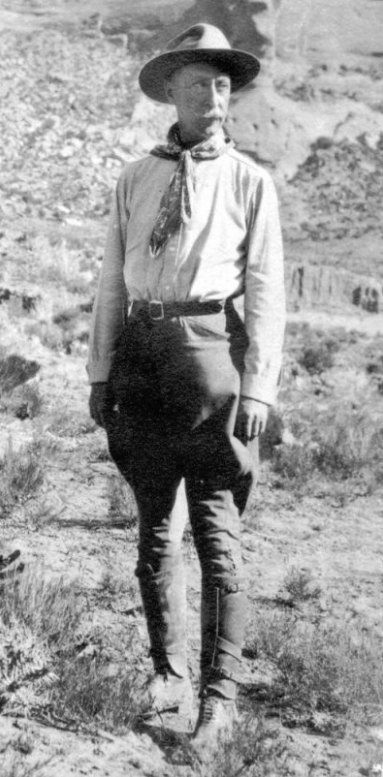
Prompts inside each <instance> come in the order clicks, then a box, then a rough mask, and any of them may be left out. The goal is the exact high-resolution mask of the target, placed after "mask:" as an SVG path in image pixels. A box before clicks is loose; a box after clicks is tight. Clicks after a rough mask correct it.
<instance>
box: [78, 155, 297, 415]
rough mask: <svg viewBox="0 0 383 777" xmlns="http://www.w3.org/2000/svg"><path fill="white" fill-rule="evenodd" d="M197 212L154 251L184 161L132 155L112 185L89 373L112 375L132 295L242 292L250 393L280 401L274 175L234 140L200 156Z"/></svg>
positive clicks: (245, 381) (280, 297) (280, 303)
mask: <svg viewBox="0 0 383 777" xmlns="http://www.w3.org/2000/svg"><path fill="white" fill-rule="evenodd" d="M193 164H194V165H195V193H196V196H195V199H194V204H193V213H192V218H191V220H190V221H189V223H187V224H182V225H181V227H180V229H179V230H177V232H175V233H174V234H173V235H172V236H171V237H170V239H169V241H168V242H167V244H166V245H165V248H164V249H163V251H162V252H161V254H160V255H159V256H158V257H156V258H154V257H153V256H152V255H151V253H150V250H149V240H150V236H151V233H152V230H153V227H154V224H155V221H156V217H157V214H158V211H159V207H160V202H161V198H162V195H163V194H164V192H165V191H166V190H167V188H168V186H169V182H170V179H171V177H172V175H173V173H174V171H175V169H176V166H177V161H176V160H172V159H162V158H159V157H156V156H148V157H145V158H144V159H142V160H139V161H135V162H131V163H129V164H128V165H127V166H126V168H125V169H124V170H123V172H122V174H121V176H120V178H119V181H118V184H117V187H116V191H115V196H114V201H113V206H112V212H111V216H110V222H109V229H108V235H107V241H106V250H105V255H104V259H103V264H102V270H101V275H100V281H99V287H98V293H97V297H96V301H95V305H94V310H93V318H92V326H91V334H90V344H89V361H88V373H89V378H90V382H91V383H97V382H103V381H106V380H107V379H108V375H109V371H110V367H111V363H112V360H113V355H114V352H115V347H116V342H117V339H118V337H119V334H120V332H121V329H122V327H123V310H124V305H125V303H126V302H127V303H128V304H131V303H132V302H133V300H162V301H163V302H167V301H174V300H176V301H184V300H199V301H207V300H225V299H227V298H228V297H237V296H239V295H241V294H244V322H245V328H246V332H247V335H248V339H249V346H248V349H247V352H246V357H245V370H244V373H243V376H242V383H241V392H242V394H244V395H245V396H248V397H252V398H254V399H258V400H260V401H261V402H265V403H266V404H273V402H274V400H275V396H276V390H277V384H278V379H279V374H280V368H281V352H282V343H283V332H284V322H285V295H284V282H283V251H282V239H281V230H280V222H279V215H278V203H277V197H276V192H275V188H274V184H273V182H272V180H271V177H270V175H269V174H268V173H267V172H266V171H264V170H263V169H262V168H261V167H259V166H258V165H257V164H255V163H254V162H253V161H252V160H251V159H249V158H247V157H245V156H244V155H242V154H240V153H239V152H237V151H236V150H235V149H234V148H232V149H230V150H228V151H227V152H226V153H224V154H222V155H221V156H219V157H217V158H215V159H204V160H194V161H193Z"/></svg>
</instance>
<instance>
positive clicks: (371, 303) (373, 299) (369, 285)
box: [352, 279, 383, 313]
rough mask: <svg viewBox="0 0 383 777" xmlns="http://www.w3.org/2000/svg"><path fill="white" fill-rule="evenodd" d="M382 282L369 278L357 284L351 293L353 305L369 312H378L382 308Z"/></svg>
mask: <svg viewBox="0 0 383 777" xmlns="http://www.w3.org/2000/svg"><path fill="white" fill-rule="evenodd" d="M382 294H383V288H382V284H381V283H378V282H377V281H374V280H373V279H370V280H369V281H368V282H366V281H365V282H364V283H363V284H359V286H357V287H356V289H354V291H353V293H352V302H353V304H354V305H357V306H358V307H361V308H362V309H363V310H367V311H368V312H369V313H380V312H381V310H382Z"/></svg>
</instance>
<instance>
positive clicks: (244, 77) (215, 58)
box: [139, 24, 260, 103]
mask: <svg viewBox="0 0 383 777" xmlns="http://www.w3.org/2000/svg"><path fill="white" fill-rule="evenodd" d="M193 62H206V63H207V64H209V65H214V66H215V67H218V68H219V69H220V70H222V72H224V73H226V74H227V75H228V76H230V79H231V90H232V92H236V91H237V89H241V87H242V86H245V85H246V84H248V83H250V81H252V80H253V78H255V77H256V75H258V72H259V69H260V62H259V60H258V59H257V58H256V57H255V56H254V55H253V54H249V53H248V52H247V51H241V50H240V49H232V48H231V46H230V43H229V41H228V40H227V38H226V37H225V35H224V34H223V32H221V30H219V29H218V27H214V26H213V25H212V24H195V25H194V26H193V27H189V29H188V30H185V32H182V33H181V34H180V35H178V36H177V37H176V38H173V40H171V41H170V42H169V43H168V45H167V46H166V48H165V51H164V53H163V54H159V55H158V56H157V57H154V59H151V60H150V61H149V62H147V64H146V65H144V67H143V68H142V70H141V72H140V75H139V82H140V86H141V89H142V91H143V92H145V94H146V95H147V96H148V97H151V99H152V100H157V102H160V103H166V102H168V99H167V96H166V92H165V88H164V82H165V79H166V78H169V76H171V74H172V73H174V71H175V70H178V69H179V68H180V67H183V66H184V65H190V64H192V63H193Z"/></svg>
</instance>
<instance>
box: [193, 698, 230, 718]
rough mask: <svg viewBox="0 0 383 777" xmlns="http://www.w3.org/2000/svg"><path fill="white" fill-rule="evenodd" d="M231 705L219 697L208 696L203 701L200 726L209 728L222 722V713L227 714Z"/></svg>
mask: <svg viewBox="0 0 383 777" xmlns="http://www.w3.org/2000/svg"><path fill="white" fill-rule="evenodd" d="M227 707H229V704H228V703H227V702H226V704H225V700H224V699H221V698H220V697H219V696H212V695H209V696H206V698H205V699H204V701H203V704H202V709H201V717H200V725H202V726H207V725H209V723H215V722H216V721H219V720H220V717H221V714H222V712H224V713H226V712H227V711H228V710H227Z"/></svg>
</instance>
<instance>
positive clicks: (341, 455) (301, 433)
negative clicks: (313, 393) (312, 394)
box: [272, 398, 383, 493]
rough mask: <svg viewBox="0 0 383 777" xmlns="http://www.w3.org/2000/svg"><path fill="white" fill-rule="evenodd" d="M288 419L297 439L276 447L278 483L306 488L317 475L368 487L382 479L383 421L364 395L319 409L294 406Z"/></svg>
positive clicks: (274, 466)
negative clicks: (295, 408) (356, 399)
mask: <svg viewBox="0 0 383 777" xmlns="http://www.w3.org/2000/svg"><path fill="white" fill-rule="evenodd" d="M290 425H291V429H292V431H293V434H294V437H295V438H296V442H295V443H293V444H292V445H283V446H281V447H280V448H279V449H277V450H276V451H275V452H274V454H273V458H272V468H273V470H274V472H275V473H276V474H277V475H279V476H280V481H279V483H280V485H282V486H285V487H288V488H292V489H293V490H294V491H295V492H297V493H299V492H302V493H303V492H304V491H307V485H308V484H309V483H313V482H314V481H315V480H316V481H318V482H319V481H321V482H322V483H323V482H326V479H327V480H329V481H332V482H341V481H348V482H349V483H350V484H351V483H353V484H354V485H355V486H356V485H357V484H359V485H360V484H362V485H363V487H364V488H365V489H366V492H367V491H370V490H371V488H375V487H377V485H378V484H379V482H381V481H382V477H383V473H382V470H381V460H382V456H383V425H382V420H381V415H380V413H379V408H377V414H375V412H374V409H373V407H371V405H370V404H369V403H368V402H367V401H366V398H365V399H364V400H363V401H362V402H361V403H360V405H359V406H358V405H356V404H354V403H353V404H351V403H345V402H342V403H341V402H332V403H331V404H330V405H329V406H327V407H324V408H323V407H322V408H321V409H318V407H316V406H311V405H306V406H305V407H304V408H302V407H301V408H299V410H297V411H294V412H293V413H292V415H291V417H290Z"/></svg>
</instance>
